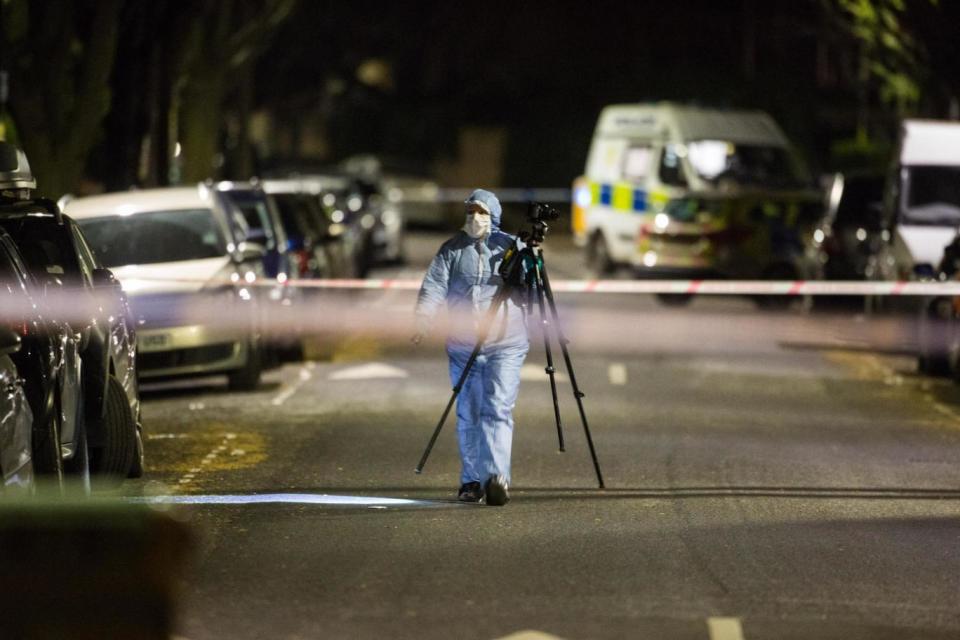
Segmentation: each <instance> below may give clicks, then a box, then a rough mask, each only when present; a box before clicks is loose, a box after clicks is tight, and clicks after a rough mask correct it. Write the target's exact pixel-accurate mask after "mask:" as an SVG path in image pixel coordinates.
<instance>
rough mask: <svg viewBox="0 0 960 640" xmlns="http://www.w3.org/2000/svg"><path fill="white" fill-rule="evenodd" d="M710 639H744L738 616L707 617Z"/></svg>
mask: <svg viewBox="0 0 960 640" xmlns="http://www.w3.org/2000/svg"><path fill="white" fill-rule="evenodd" d="M707 628H708V629H709V630H710V640H744V637H743V627H741V626H740V618H707Z"/></svg>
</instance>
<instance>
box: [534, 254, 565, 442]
mask: <svg viewBox="0 0 960 640" xmlns="http://www.w3.org/2000/svg"><path fill="white" fill-rule="evenodd" d="M534 278H535V280H534V283H533V287H532V288H531V290H530V291H531V295H532V293H533V288H536V294H537V306H538V308H539V310H540V327H541V329H542V330H543V350H544V351H545V352H546V354H547V368H546V372H547V375H548V376H550V392H551V393H552V394H553V415H554V418H555V419H556V422H557V441H558V442H559V444H560V451H561V452H563V451H566V447H565V446H564V443H563V425H562V423H561V421H560V400H559V398H558V397H557V379H556V372H557V370H556V368H555V367H554V366H553V350H552V348H551V347H550V318H549V317H548V316H547V310H546V307H545V305H544V290H543V280H542V279H541V271H540V266H539V265H537V266H535V267H534Z"/></svg>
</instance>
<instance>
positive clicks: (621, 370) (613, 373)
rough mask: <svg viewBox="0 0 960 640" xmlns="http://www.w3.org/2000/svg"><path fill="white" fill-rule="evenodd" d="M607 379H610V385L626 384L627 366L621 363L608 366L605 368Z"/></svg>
mask: <svg viewBox="0 0 960 640" xmlns="http://www.w3.org/2000/svg"><path fill="white" fill-rule="evenodd" d="M607 377H608V378H609V379H610V384H616V385H625V384H627V365H625V364H623V363H622V362H613V363H611V364H610V366H609V367H607Z"/></svg>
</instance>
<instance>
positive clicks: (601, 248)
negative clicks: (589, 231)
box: [587, 232, 615, 276]
mask: <svg viewBox="0 0 960 640" xmlns="http://www.w3.org/2000/svg"><path fill="white" fill-rule="evenodd" d="M587 265H588V266H589V267H590V270H591V271H592V272H593V273H595V274H597V275H598V276H604V275H609V274H611V273H613V270H614V267H615V265H614V263H613V260H611V259H610V250H609V248H607V241H606V240H605V239H604V237H603V234H602V233H600V232H597V233H595V234H593V237H592V238H590V244H589V245H588V246H587Z"/></svg>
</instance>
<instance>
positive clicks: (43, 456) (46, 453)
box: [33, 398, 63, 496]
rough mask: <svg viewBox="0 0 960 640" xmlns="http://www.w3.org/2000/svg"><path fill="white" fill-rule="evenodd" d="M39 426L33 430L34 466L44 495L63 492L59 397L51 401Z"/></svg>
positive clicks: (38, 484) (38, 489) (38, 486)
mask: <svg viewBox="0 0 960 640" xmlns="http://www.w3.org/2000/svg"><path fill="white" fill-rule="evenodd" d="M40 420H41V421H42V422H41V424H40V426H39V428H37V425H34V431H33V468H34V471H36V473H37V476H38V478H37V479H38V480H39V482H38V483H37V491H38V493H40V494H42V495H51V496H57V495H61V494H62V493H63V457H62V456H61V453H60V409H59V403H58V402H57V399H56V398H54V401H53V402H51V403H50V406H49V408H48V409H47V411H46V412H45V415H44V416H43V417H42V418H40Z"/></svg>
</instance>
